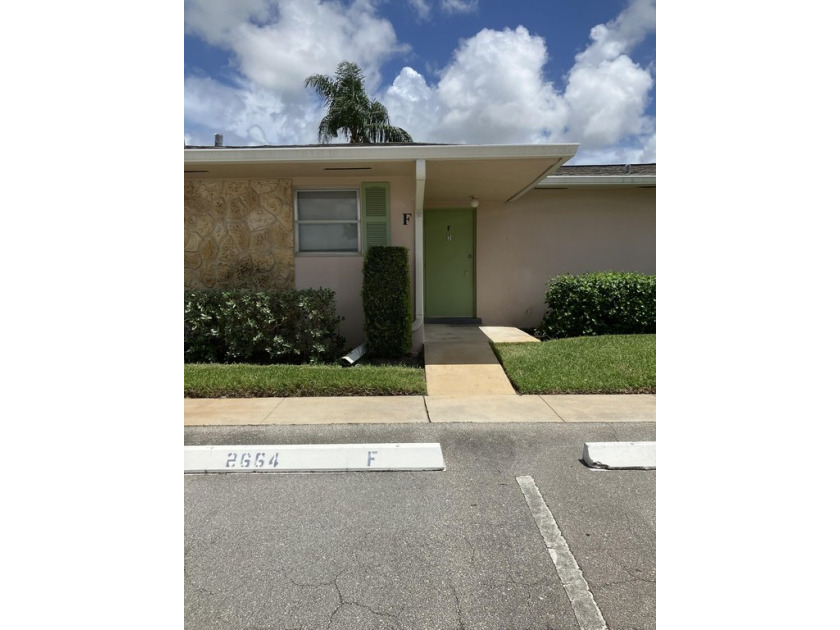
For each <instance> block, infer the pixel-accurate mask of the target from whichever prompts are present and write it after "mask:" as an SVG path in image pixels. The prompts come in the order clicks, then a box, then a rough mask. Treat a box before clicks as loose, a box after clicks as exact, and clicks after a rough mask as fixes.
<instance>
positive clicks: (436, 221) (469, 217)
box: [423, 208, 475, 317]
mask: <svg viewBox="0 0 840 630" xmlns="http://www.w3.org/2000/svg"><path fill="white" fill-rule="evenodd" d="M423 225H424V229H423V260H424V270H425V296H426V317H475V210H473V209H472V208H454V209H447V210H439V209H434V210H426V211H425V217H424V219H423Z"/></svg>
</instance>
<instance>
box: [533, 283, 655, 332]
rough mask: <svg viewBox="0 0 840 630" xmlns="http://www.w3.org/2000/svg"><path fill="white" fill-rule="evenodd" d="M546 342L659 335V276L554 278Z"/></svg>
mask: <svg viewBox="0 0 840 630" xmlns="http://www.w3.org/2000/svg"><path fill="white" fill-rule="evenodd" d="M545 301H546V304H548V311H546V313H545V316H544V317H543V319H542V322H541V323H540V325H539V327H538V328H537V336H538V337H540V338H542V339H559V338H563V337H584V336H590V335H638V334H651V333H655V332H656V276H654V275H645V274H640V273H619V272H614V271H606V272H598V273H586V274H582V275H577V276H575V275H571V274H564V275H560V276H556V277H554V278H550V279H549V281H548V290H547V291H546V295H545Z"/></svg>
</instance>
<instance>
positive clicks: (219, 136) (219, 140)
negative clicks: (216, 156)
mask: <svg viewBox="0 0 840 630" xmlns="http://www.w3.org/2000/svg"><path fill="white" fill-rule="evenodd" d="M215 139H216V146H217V147H223V146H225V145H224V137H223V136H222V134H220V133H217V134H216V136H215Z"/></svg>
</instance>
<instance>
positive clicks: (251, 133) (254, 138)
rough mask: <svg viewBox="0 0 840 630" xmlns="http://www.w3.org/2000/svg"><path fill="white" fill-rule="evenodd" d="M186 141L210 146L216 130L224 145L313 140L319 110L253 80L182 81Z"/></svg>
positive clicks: (194, 79)
mask: <svg viewBox="0 0 840 630" xmlns="http://www.w3.org/2000/svg"><path fill="white" fill-rule="evenodd" d="M184 118H185V120H186V121H188V123H189V124H188V125H187V129H186V133H185V134H184V135H185V140H188V141H189V143H190V144H200V145H209V144H212V143H213V136H214V134H215V133H222V134H223V135H224V143H225V145H227V146H247V145H262V144H299V143H301V142H302V140H301V139H302V138H307V140H305V142H313V141H314V139H311V138H310V136H312V135H313V133H314V132H313V130H316V129H317V127H318V121H319V120H320V116H319V112H317V111H315V110H314V109H313V108H312V107H310V106H308V105H307V104H301V103H289V104H287V103H284V102H283V100H282V99H281V98H280V97H279V96H278V95H277V94H276V93H274V92H272V91H270V90H266V89H264V88H260V87H258V86H255V85H253V84H250V85H243V86H241V87H232V86H228V85H225V84H223V83H220V82H218V81H216V80H214V79H211V78H196V77H190V78H187V80H186V81H185V82H184Z"/></svg>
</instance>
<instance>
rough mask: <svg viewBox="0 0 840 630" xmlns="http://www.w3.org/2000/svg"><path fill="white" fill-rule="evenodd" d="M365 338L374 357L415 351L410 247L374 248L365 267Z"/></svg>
mask: <svg viewBox="0 0 840 630" xmlns="http://www.w3.org/2000/svg"><path fill="white" fill-rule="evenodd" d="M362 275H363V281H362V305H363V307H364V311H365V337H366V339H367V344H368V352H370V354H371V355H372V356H378V357H389V358H396V357H402V356H405V355H407V354H409V353H410V352H411V279H410V277H409V267H408V249H407V248H405V247H382V246H375V247H371V248H370V249H369V250H368V251H367V254H365V262H364V266H363V269H362Z"/></svg>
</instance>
